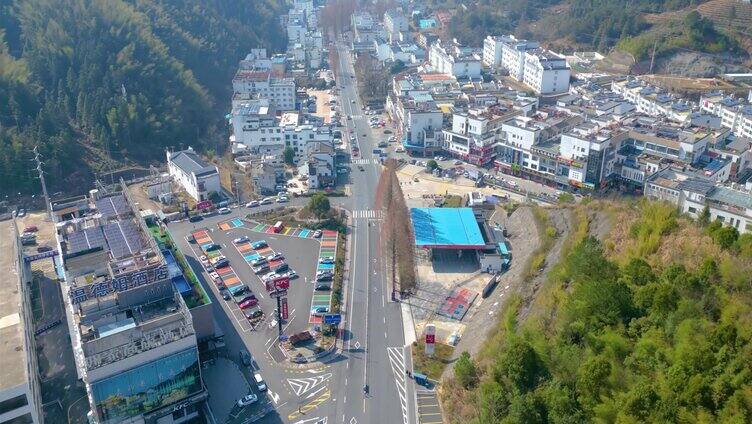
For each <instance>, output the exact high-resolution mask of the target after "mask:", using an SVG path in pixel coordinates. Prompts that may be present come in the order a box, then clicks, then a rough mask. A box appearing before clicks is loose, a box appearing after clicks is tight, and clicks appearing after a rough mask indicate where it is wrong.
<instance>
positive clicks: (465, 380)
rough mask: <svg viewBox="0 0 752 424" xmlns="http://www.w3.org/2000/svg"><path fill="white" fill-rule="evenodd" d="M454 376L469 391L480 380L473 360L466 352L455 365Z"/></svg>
mask: <svg viewBox="0 0 752 424" xmlns="http://www.w3.org/2000/svg"><path fill="white" fill-rule="evenodd" d="M454 375H455V376H456V377H457V381H458V382H459V383H460V384H461V385H462V387H464V388H466V389H469V388H471V387H473V386H475V383H476V382H477V380H478V371H477V369H476V368H475V362H473V358H471V357H470V354H469V353H467V352H466V351H465V352H462V353H461V354H460V357H459V358H457V362H455V363H454Z"/></svg>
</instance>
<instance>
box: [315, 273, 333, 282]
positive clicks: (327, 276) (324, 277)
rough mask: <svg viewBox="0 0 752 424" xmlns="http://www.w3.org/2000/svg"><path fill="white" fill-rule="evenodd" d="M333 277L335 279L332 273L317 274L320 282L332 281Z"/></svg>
mask: <svg viewBox="0 0 752 424" xmlns="http://www.w3.org/2000/svg"><path fill="white" fill-rule="evenodd" d="M333 279H334V276H333V275H331V274H325V275H317V276H316V281H317V282H320V281H332V280H333Z"/></svg>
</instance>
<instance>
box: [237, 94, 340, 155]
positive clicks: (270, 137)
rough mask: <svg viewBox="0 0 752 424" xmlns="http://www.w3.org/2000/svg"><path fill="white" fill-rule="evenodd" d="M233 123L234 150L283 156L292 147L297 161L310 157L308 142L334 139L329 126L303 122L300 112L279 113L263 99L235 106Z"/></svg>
mask: <svg viewBox="0 0 752 424" xmlns="http://www.w3.org/2000/svg"><path fill="white" fill-rule="evenodd" d="M230 123H231V125H232V128H233V135H232V136H233V137H234V146H233V151H235V152H243V153H245V154H253V155H263V156H280V157H281V155H282V153H283V151H284V149H285V148H286V147H290V148H292V149H293V151H294V152H295V156H294V161H295V163H296V164H300V163H302V162H303V161H305V160H308V157H307V156H306V153H305V148H306V145H307V144H308V143H314V142H328V143H332V142H333V140H334V134H333V133H332V131H331V129H330V128H329V127H328V126H324V125H321V124H320V123H309V122H307V121H303V120H302V118H301V115H300V114H298V113H283V114H281V115H280V116H276V115H275V113H274V111H273V109H272V108H271V106H270V105H269V103H266V102H264V101H260V100H257V101H255V102H249V103H245V104H241V105H240V106H238V107H236V108H234V109H233V111H232V114H231V118H230Z"/></svg>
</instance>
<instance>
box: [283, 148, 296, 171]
mask: <svg viewBox="0 0 752 424" xmlns="http://www.w3.org/2000/svg"><path fill="white" fill-rule="evenodd" d="M283 155H284V158H285V163H286V164H287V165H289V166H293V165H295V150H293V148H292V147H290V146H287V147H285V151H284V153H283Z"/></svg>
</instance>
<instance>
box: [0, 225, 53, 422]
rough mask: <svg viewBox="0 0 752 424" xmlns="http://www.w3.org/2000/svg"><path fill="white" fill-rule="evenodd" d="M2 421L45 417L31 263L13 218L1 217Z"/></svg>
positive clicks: (24, 420) (34, 419) (0, 331)
mask: <svg viewBox="0 0 752 424" xmlns="http://www.w3.org/2000/svg"><path fill="white" fill-rule="evenodd" d="M0 251H2V252H3V255H2V258H0V272H1V273H2V275H3V282H2V284H0V340H2V342H1V343H0V423H3V424H6V423H7V424H37V423H41V422H42V421H43V417H42V394H41V392H40V388H39V366H38V364H37V349H36V341H35V335H34V330H35V328H34V321H33V317H32V314H31V294H30V293H29V288H30V287H31V278H32V277H31V267H30V265H29V263H27V262H26V261H25V260H24V256H23V250H22V248H21V241H20V240H19V238H18V228H17V227H16V222H15V220H13V219H9V220H5V221H0Z"/></svg>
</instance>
